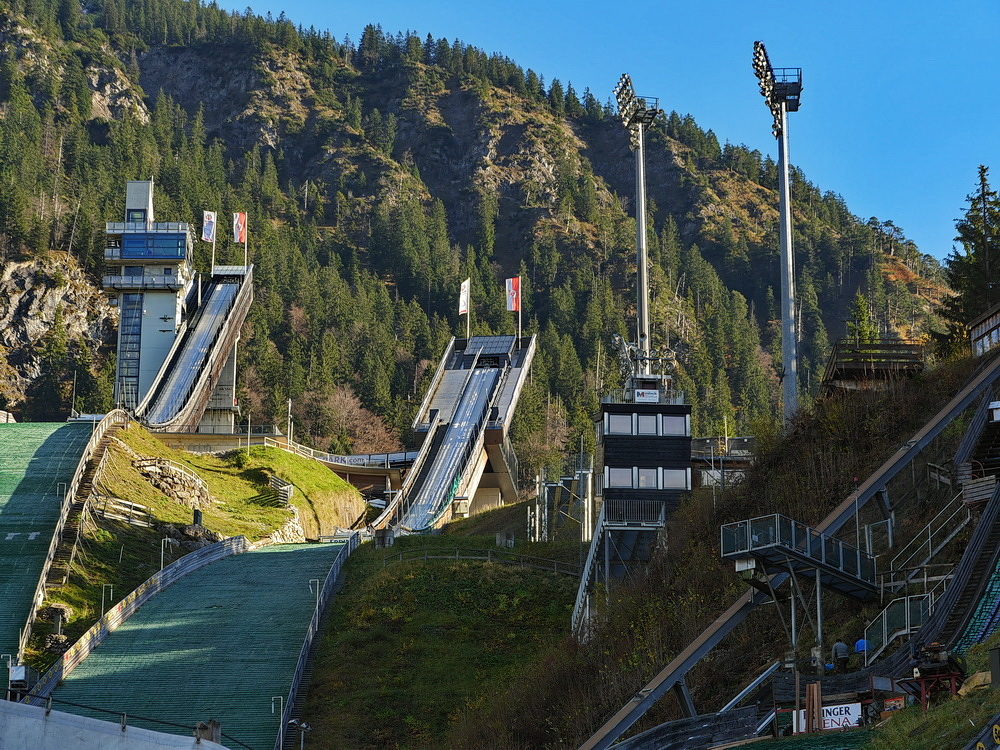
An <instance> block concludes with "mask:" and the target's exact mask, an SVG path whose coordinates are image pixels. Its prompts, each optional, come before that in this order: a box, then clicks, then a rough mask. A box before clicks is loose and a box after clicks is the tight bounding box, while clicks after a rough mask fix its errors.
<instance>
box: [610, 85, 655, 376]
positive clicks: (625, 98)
mask: <svg viewBox="0 0 1000 750" xmlns="http://www.w3.org/2000/svg"><path fill="white" fill-rule="evenodd" d="M614 95H615V99H617V100H618V116H619V117H621V120H622V125H624V126H625V129H626V130H627V131H628V134H629V146H630V147H631V149H632V151H633V152H635V247H636V328H637V330H636V345H635V348H636V350H637V357H636V360H637V361H636V373H635V374H637V375H639V374H642V375H648V374H649V366H650V357H651V351H652V342H651V341H650V328H649V271H648V269H647V267H646V265H647V257H648V252H647V250H646V172H645V169H646V167H645V159H644V157H643V130H644V128H645V127H646V126H648V125H652V124H653V121H654V120H656V118H657V117H658V116H659V115H660V114H662V110H661V109H660V108H659V100H658V99H649V100H647V99H646V98H640V97H638V96H636V95H635V87H634V86H633V85H632V77H631V76H630V75H629V74H628V73H623V74H622V76H621V78H619V79H618V83H617V84H616V85H615V87H614ZM650 103H651V104H652V106H650Z"/></svg>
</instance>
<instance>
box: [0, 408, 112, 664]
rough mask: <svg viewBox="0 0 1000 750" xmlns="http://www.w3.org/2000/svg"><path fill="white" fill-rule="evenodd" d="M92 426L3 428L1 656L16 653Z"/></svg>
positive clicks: (0, 465)
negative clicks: (53, 536)
mask: <svg viewBox="0 0 1000 750" xmlns="http://www.w3.org/2000/svg"><path fill="white" fill-rule="evenodd" d="M92 430H93V425H91V424H90V423H81V422H72V423H65V422H54V423H52V422H39V423H32V422H28V423H21V424H0V653H4V654H16V653H17V650H18V640H19V638H20V633H21V629H22V628H23V627H24V624H25V620H26V619H27V617H28V612H29V611H30V609H31V599H32V597H33V596H34V593H35V588H36V587H37V586H38V580H39V577H40V576H41V574H42V567H43V566H44V564H45V558H46V555H47V554H48V551H49V545H50V544H51V543H52V534H53V532H54V531H55V526H56V523H57V521H58V520H59V510H60V506H61V504H62V500H63V497H64V495H65V488H64V487H60V486H59V485H60V483H66V484H69V482H70V480H72V479H73V474H74V473H75V472H76V467H77V466H78V465H79V463H80V456H81V455H82V454H83V449H84V448H86V446H87V442H88V441H89V440H90V435H91V432H92Z"/></svg>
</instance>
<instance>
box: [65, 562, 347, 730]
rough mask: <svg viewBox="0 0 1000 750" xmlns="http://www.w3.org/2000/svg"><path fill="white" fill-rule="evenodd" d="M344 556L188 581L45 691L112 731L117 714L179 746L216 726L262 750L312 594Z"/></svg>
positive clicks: (225, 567) (216, 568)
mask: <svg viewBox="0 0 1000 750" xmlns="http://www.w3.org/2000/svg"><path fill="white" fill-rule="evenodd" d="M342 547H343V544H342V543H340V544H285V545H275V546H269V547H262V548H261V549H258V550H255V551H253V552H247V553H245V554H242V555H234V556H232V557H227V558H225V559H223V560H220V561H218V562H215V563H212V564H211V565H206V566H205V567H204V568H201V569H199V570H197V571H195V572H192V573H190V574H188V575H187V576H185V577H184V578H182V579H181V580H179V581H177V582H176V583H174V584H173V585H172V586H170V588H168V589H166V590H165V591H163V592H161V593H159V594H157V595H156V596H155V597H153V598H152V599H151V600H150V601H149V602H148V603H146V604H145V605H143V607H142V608H141V609H139V611H138V612H136V613H135V614H134V615H133V616H132V617H131V618H129V619H128V620H126V621H125V622H124V623H123V624H122V625H121V626H120V627H119V628H118V629H117V630H115V631H114V632H113V633H111V634H110V635H109V636H108V637H107V638H106V639H105V640H104V641H103V642H102V643H101V645H100V646H99V647H98V648H97V649H95V650H94V652H93V653H91V654H90V656H88V657H87V658H86V659H84V660H83V662H81V663H80V665H79V666H78V667H77V668H76V669H75V670H74V671H73V672H72V673H71V674H70V675H69V676H67V677H66V678H65V681H64V684H62V685H60V686H59V687H57V688H56V690H55V691H54V692H53V694H52V697H53V699H54V705H53V708H55V709H56V710H60V711H66V712H69V713H75V714H80V715H83V716H90V717H92V718H97V719H102V720H104V721H112V722H117V721H118V717H117V716H115V715H114V714H121V713H126V714H128V723H129V725H137V726H142V727H144V728H146V729H153V730H156V731H160V732H167V733H169V734H187V735H188V736H190V733H191V731H192V729H193V727H194V726H195V725H196V724H197V723H198V722H199V721H208V720H209V719H215V720H217V721H219V722H221V724H222V732H223V734H225V735H229V736H230V737H232V738H234V739H236V740H238V741H239V742H242V743H243V744H244V745H247V746H249V747H251V748H254V750H270V748H273V747H274V744H275V741H276V740H277V737H278V729H279V727H280V724H281V721H282V713H281V711H282V706H281V705H280V704H281V701H279V700H278V698H277V696H287V695H288V691H289V688H290V686H291V683H292V677H293V675H294V672H295V667H296V664H297V661H298V657H299V652H300V651H301V649H302V644H303V642H304V640H305V637H306V631H307V629H308V627H309V621H310V619H311V617H312V615H313V611H314V609H315V607H316V594H315V591H316V589H315V586H317V579H318V585H320V586H321V585H322V583H323V581H324V580H325V578H326V575H327V573H328V572H329V570H330V567H331V566H332V565H333V563H334V561H335V560H336V558H337V555H338V553H339V552H340V550H341V548H342ZM310 582H312V584H311V585H312V586H313V587H314V588H312V590H310ZM272 699H273V704H274V705H273V709H274V711H273V713H272ZM282 700H283V698H282ZM61 701H69V702H72V703H78V704H82V705H85V706H89V707H92V708H99V709H104V710H105V711H111V712H114V713H103V712H101V711H91V710H87V709H85V708H80V707H76V706H71V705H67V704H64V703H61ZM140 717H142V718H148V719H156V720H157V721H165V722H172V723H174V724H179V725H181V726H179V727H169V726H164V725H162V724H157V723H153V722H144V721H142V720H141V719H140ZM223 744H224V745H226V746H227V747H232V748H239V747H240V746H239V745H238V744H236V743H234V742H232V741H230V740H227V739H226V738H225V737H223Z"/></svg>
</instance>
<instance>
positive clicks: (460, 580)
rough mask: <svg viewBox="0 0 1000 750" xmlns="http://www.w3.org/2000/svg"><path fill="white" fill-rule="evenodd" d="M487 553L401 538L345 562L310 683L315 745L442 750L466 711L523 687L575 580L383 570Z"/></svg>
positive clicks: (489, 568) (561, 624)
mask: <svg viewBox="0 0 1000 750" xmlns="http://www.w3.org/2000/svg"><path fill="white" fill-rule="evenodd" d="M493 544H494V539H493V538H492V537H464V538H463V537H458V536H443V537H442V536H439V537H405V538H401V539H398V540H397V541H396V546H395V547H394V548H393V549H392V550H388V551H386V550H376V549H374V548H373V546H372V545H370V544H366V545H363V546H362V547H361V548H359V549H358V551H357V552H355V553H354V555H353V556H352V557H351V559H350V560H349V562H348V565H347V568H346V571H345V578H344V581H345V582H344V588H343V590H342V591H341V593H340V594H339V595H338V597H337V598H336V600H335V601H334V604H333V610H332V612H331V614H330V616H329V620H328V622H327V626H326V629H325V634H324V639H323V642H322V645H321V647H320V652H319V655H318V659H317V664H316V669H315V676H314V678H313V682H312V683H311V685H310V690H309V698H308V702H307V705H306V710H305V716H307V717H308V720H309V722H310V724H312V725H313V727H314V728H315V730H316V731H315V732H314V733H313V734H312V735H311V736H310V738H309V741H310V743H311V744H312V745H313V746H314V747H317V748H342V747H352V748H369V747H370V748H376V747H377V748H388V747H393V748H417V747H443V746H447V745H449V744H450V742H448V740H447V739H446V736H447V734H448V733H449V731H451V730H452V729H454V728H456V727H458V726H460V725H461V724H462V723H463V722H464V721H465V717H466V715H467V714H468V713H470V712H475V711H476V710H477V709H479V708H481V707H482V706H483V705H485V704H487V703H488V702H489V701H490V700H491V698H492V697H493V696H495V695H496V694H497V693H499V692H501V691H502V690H504V689H506V688H507V687H508V686H509V685H511V684H517V683H518V682H520V681H522V680H524V679H526V673H525V669H526V667H527V666H528V665H531V664H533V663H535V662H536V661H537V659H538V658H539V656H540V655H541V654H543V653H545V652H546V651H547V650H548V649H550V648H552V647H553V645H554V644H556V643H558V642H559V641H560V640H561V639H562V638H564V637H565V636H566V634H567V632H568V629H569V619H570V612H571V610H572V606H573V601H574V598H575V596H576V589H577V579H576V578H574V577H571V576H565V575H557V574H555V573H549V572H542V571H537V570H530V569H522V568H516V567H507V566H503V565H499V564H496V563H492V564H491V563H485V562H483V563H480V562H464V561H445V560H439V561H426V562H425V561H403V562H385V560H386V558H387V557H388V556H391V555H392V554H393V553H394V552H398V551H399V550H400V549H403V550H405V549H407V548H418V547H419V548H426V547H428V546H430V547H438V548H440V549H441V550H444V549H448V550H453V549H454V548H455V547H456V546H461V547H463V548H468V549H477V550H481V549H488V548H490V547H492V546H493ZM515 551H519V552H524V553H525V554H536V553H538V552H539V550H538V549H535V548H534V547H533V545H532V546H530V547H528V548H523V549H519V550H515Z"/></svg>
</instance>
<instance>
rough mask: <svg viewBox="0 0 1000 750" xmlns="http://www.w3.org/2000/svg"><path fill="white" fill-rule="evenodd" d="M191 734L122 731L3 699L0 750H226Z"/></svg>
mask: <svg viewBox="0 0 1000 750" xmlns="http://www.w3.org/2000/svg"><path fill="white" fill-rule="evenodd" d="M191 734H192V736H190V737H183V736H181V735H176V734H163V733H162V732H151V731H149V730H148V729H140V728H139V727H127V728H126V730H125V731H124V732H123V731H122V730H121V727H120V726H119V725H118V724H117V723H111V722H108V721H98V720H97V719H88V718H85V717H83V716H75V715H73V714H67V713H63V712H61V711H54V710H53V711H50V712H49V713H48V714H46V712H45V709H44V708H36V707H35V706H28V705H25V704H23V703H11V702H10V701H4V700H0V747H2V748H3V749H4V750H66V748H80V750H164V748H171V749H172V748H190V750H226V748H225V747H224V746H223V745H219V744H217V743H215V742H210V741H208V740H201V742H200V744H199V743H197V741H196V740H195V738H194V736H193V734H194V728H193V727H192V732H191Z"/></svg>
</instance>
